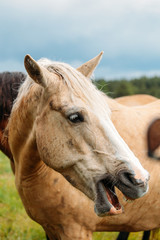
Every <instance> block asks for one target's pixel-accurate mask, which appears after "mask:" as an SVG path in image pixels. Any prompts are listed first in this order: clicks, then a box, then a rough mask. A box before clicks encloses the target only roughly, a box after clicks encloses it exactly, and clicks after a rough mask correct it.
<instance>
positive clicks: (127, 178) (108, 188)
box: [95, 171, 148, 217]
mask: <svg viewBox="0 0 160 240" xmlns="http://www.w3.org/2000/svg"><path fill="white" fill-rule="evenodd" d="M115 187H117V188H118V189H119V190H120V191H121V192H122V193H123V195H124V196H125V198H126V199H130V200H135V199H137V198H140V197H142V196H144V195H145V194H146V193H147V191H148V180H146V182H143V181H142V180H140V179H136V178H135V175H134V174H133V173H131V172H127V171H120V172H119V173H118V174H117V175H116V176H113V175H111V174H105V175H104V176H102V177H101V178H99V179H98V181H97V182H96V199H95V213H96V214H97V215H98V216H100V217H103V216H107V215H117V214H120V213H122V212H123V209H122V206H121V204H120V202H119V199H118V197H117V195H116V192H115Z"/></svg>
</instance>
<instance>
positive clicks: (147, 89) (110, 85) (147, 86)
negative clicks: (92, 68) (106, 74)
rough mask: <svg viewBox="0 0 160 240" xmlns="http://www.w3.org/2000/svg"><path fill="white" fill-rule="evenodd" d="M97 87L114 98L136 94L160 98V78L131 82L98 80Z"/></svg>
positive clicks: (147, 78)
mask: <svg viewBox="0 0 160 240" xmlns="http://www.w3.org/2000/svg"><path fill="white" fill-rule="evenodd" d="M95 85H96V86H97V87H98V89H100V90H102V91H103V92H104V93H106V94H107V95H108V96H110V97H112V98H116V97H121V96H127V95H134V94H149V95H152V96H155V97H157V98H160V77H151V78H149V77H141V78H139V79H132V80H130V81H129V80H126V79H121V80H112V81H108V80H107V81H106V80H105V79H97V80H95Z"/></svg>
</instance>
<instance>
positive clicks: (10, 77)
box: [0, 72, 26, 172]
mask: <svg viewBox="0 0 160 240" xmlns="http://www.w3.org/2000/svg"><path fill="white" fill-rule="evenodd" d="M25 78H26V75H25V74H24V73H22V72H3V73H0V150H1V151H2V152H3V153H4V154H5V155H7V156H8V157H9V159H10V160H11V167H12V170H13V172H14V163H13V158H12V154H11V152H10V149H9V146H8V142H7V141H3V140H2V138H3V132H4V129H5V128H6V126H7V123H8V118H9V116H10V113H11V109H12V105H13V101H14V100H15V99H16V97H17V94H18V89H19V86H20V85H21V83H22V82H23V81H24V79H25ZM4 139H5V140H7V139H6V138H4Z"/></svg>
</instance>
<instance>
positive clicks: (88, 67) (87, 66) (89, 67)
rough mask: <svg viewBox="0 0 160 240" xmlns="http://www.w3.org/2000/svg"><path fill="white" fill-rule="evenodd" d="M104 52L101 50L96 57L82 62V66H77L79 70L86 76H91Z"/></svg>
mask: <svg viewBox="0 0 160 240" xmlns="http://www.w3.org/2000/svg"><path fill="white" fill-rule="evenodd" d="M102 55H103V52H100V54H98V55H97V56H96V57H95V58H92V59H91V60H89V61H88V62H86V63H84V64H82V65H81V66H80V67H78V68H77V70H78V71H79V72H81V73H82V74H83V75H84V76H85V77H88V78H89V77H91V75H92V74H93V72H94V70H95V68H96V67H97V65H98V64H99V62H100V60H101V58H102Z"/></svg>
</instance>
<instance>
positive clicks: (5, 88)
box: [0, 72, 152, 240]
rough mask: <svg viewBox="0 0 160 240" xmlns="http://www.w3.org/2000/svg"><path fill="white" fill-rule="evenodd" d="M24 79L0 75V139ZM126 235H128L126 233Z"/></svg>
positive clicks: (21, 75)
mask: <svg viewBox="0 0 160 240" xmlns="http://www.w3.org/2000/svg"><path fill="white" fill-rule="evenodd" d="M25 77H26V75H25V74H24V73H22V72H4V73H1V74H0V91H1V109H0V110H1V111H0V116H1V119H0V120H1V122H0V123H1V124H0V132H1V135H0V137H1V136H2V133H3V131H4V128H5V127H6V126H7V123H8V117H9V115H10V112H11V108H12V105H13V102H14V100H15V98H16V97H17V94H18V88H19V86H20V84H21V83H22V82H23V81H24V79H25ZM143 97H144V96H143ZM124 98H127V97H122V99H124ZM130 98H132V99H130V101H131V100H132V101H134V99H133V96H130ZM136 98H137V96H136ZM148 98H149V96H147V99H148ZM2 99H3V100H2ZM119 99H121V98H118V101H119ZM127 99H128V98H127ZM141 99H142V98H140V100H141ZM116 100H117V99H116ZM151 100H152V99H151ZM143 101H144V100H143ZM2 122H3V124H2ZM2 143H3V144H2ZM0 149H1V150H2V152H3V153H5V154H6V155H7V156H8V157H9V158H10V160H11V166H12V170H13V171H14V162H13V158H12V156H11V152H10V150H9V146H8V145H5V148H4V142H3V141H1V143H0ZM127 235H128V233H127ZM47 239H48V238H47ZM117 239H123V240H124V233H121V234H120V235H119V237H118V238H117ZM126 239H127V238H126Z"/></svg>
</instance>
